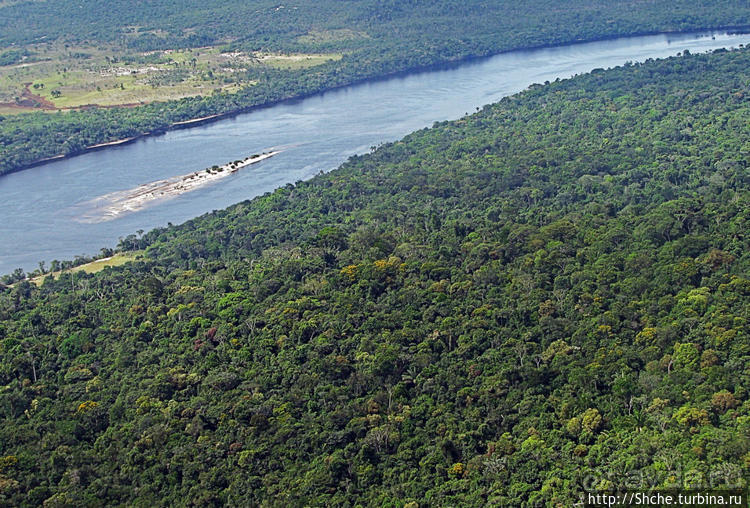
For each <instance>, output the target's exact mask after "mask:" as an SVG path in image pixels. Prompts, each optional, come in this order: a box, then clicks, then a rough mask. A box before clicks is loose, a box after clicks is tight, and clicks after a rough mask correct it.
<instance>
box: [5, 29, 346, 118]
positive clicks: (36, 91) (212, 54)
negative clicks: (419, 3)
mask: <svg viewBox="0 0 750 508" xmlns="http://www.w3.org/2000/svg"><path fill="white" fill-rule="evenodd" d="M0 51H2V48H0ZM29 51H30V55H29V56H27V57H26V58H25V59H24V60H23V61H21V62H20V63H16V64H13V65H7V66H3V67H0V108H2V112H3V114H15V113H20V112H24V111H29V110H32V109H35V108H38V107H39V103H41V102H43V101H48V103H47V105H48V107H49V108H50V109H52V108H60V109H65V108H77V107H81V106H86V105H99V106H117V105H128V104H141V103H148V102H154V101H166V100H172V99H179V98H182V97H190V96H196V95H209V94H211V93H214V92H218V91H229V92H231V91H236V90H237V89H239V88H240V87H242V86H247V85H252V84H254V83H255V81H254V80H253V71H254V70H257V69H258V68H262V67H273V68H277V69H289V70H292V69H300V68H307V67H314V66H317V65H321V64H323V63H326V62H328V61H331V60H333V61H337V60H340V59H341V58H342V55H341V54H333V53H332V54H324V53H316V54H293V55H289V54H261V53H243V52H233V53H229V52H222V51H221V50H220V49H219V48H218V47H206V48H193V49H185V50H166V51H149V52H145V53H136V52H131V53H121V52H120V53H118V50H117V49H116V48H114V47H110V48H107V47H93V46H70V45H65V44H62V43H46V44H39V45H35V46H31V47H29ZM27 87H28V91H26V88H27ZM34 96H37V97H38V98H39V97H40V98H41V99H42V100H41V101H40V100H39V99H38V98H37V99H35V98H34ZM2 103H5V104H2ZM19 104H20V105H22V106H24V107H23V108H14V107H9V106H12V105H19Z"/></svg>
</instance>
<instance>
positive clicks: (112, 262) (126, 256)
mask: <svg viewBox="0 0 750 508" xmlns="http://www.w3.org/2000/svg"><path fill="white" fill-rule="evenodd" d="M142 255H143V251H131V252H118V253H117V254H115V255H113V256H110V257H107V258H101V259H97V260H96V261H92V262H91V263H86V264H84V265H79V266H76V267H75V268H71V269H69V270H60V271H57V272H49V273H45V274H44V275H40V276H38V277H34V278H32V279H29V282H31V283H32V284H36V285H37V286H39V285H41V284H42V283H43V282H44V279H46V278H47V277H53V278H54V279H57V278H58V277H60V275H61V274H63V273H65V272H86V273H96V272H100V271H102V270H104V269H105V268H106V267H108V266H121V265H124V264H125V263H129V262H131V261H135V260H136V259H138V258H139V257H141V256H142Z"/></svg>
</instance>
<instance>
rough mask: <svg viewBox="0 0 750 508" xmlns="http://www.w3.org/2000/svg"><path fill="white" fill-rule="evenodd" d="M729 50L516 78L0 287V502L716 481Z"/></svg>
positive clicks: (731, 202)
mask: <svg viewBox="0 0 750 508" xmlns="http://www.w3.org/2000/svg"><path fill="white" fill-rule="evenodd" d="M749 69H750V50H737V51H719V52H716V53H714V54H711V55H690V56H682V57H675V58H670V59H668V60H664V61H649V62H646V63H644V64H636V65H628V66H625V67H622V68H617V69H613V70H608V71H597V72H594V73H591V74H587V75H582V76H578V77H576V78H573V79H570V80H564V81H558V82H554V83H551V84H549V85H546V86H536V87H533V88H532V89H530V90H528V91H525V92H523V93H521V94H518V95H514V96H512V97H509V98H507V99H504V100H503V101H501V102H499V103H498V104H494V105H491V106H487V107H485V108H483V109H482V110H481V111H479V112H477V113H476V114H474V115H471V116H466V117H464V118H461V119H460V120H456V121H452V122H443V123H438V124H436V125H435V126H434V127H433V128H431V129H424V130H421V131H418V132H415V133H413V134H411V135H409V136H407V137H406V138H404V139H403V140H400V141H398V142H395V143H390V144H387V145H385V146H382V147H380V148H379V149H377V150H376V151H374V152H373V153H371V154H368V155H363V156H356V157H353V158H352V159H350V160H349V161H348V162H347V163H346V164H344V165H343V166H342V167H340V168H339V169H337V170H335V171H333V172H331V173H329V174H325V175H321V176H319V177H316V178H314V179H312V180H310V181H307V182H301V183H299V184H297V185H292V184H290V185H287V186H286V187H284V188H282V189H279V190H277V191H275V192H273V193H269V194H267V195H265V196H262V197H259V198H257V199H253V200H251V201H247V202H243V203H240V204H237V205H235V206H233V207H230V208H229V209H227V210H224V211H219V212H215V213H211V214H207V215H205V216H202V217H199V218H196V219H194V220H192V221H190V222H188V223H186V224H184V225H181V226H176V227H170V228H164V229H158V230H155V231H152V232H149V233H147V234H146V235H144V236H143V237H141V238H137V237H131V238H129V239H128V241H127V242H125V243H124V244H123V245H122V247H123V248H128V249H145V250H146V257H145V258H144V259H142V260H140V261H135V262H131V263H128V264H126V265H123V266H121V267H118V268H107V269H105V270H104V271H102V272H100V273H97V274H86V273H85V272H76V273H65V274H63V275H62V276H61V277H60V278H59V279H58V280H57V281H55V280H52V279H51V278H50V279H47V280H46V281H45V283H44V284H43V285H42V286H41V287H35V286H33V285H31V284H29V283H27V282H21V283H18V284H16V285H15V286H14V287H13V288H10V289H5V290H2V292H0V417H1V418H2V425H0V502H3V503H6V504H15V505H22V506H37V505H41V504H44V505H47V506H99V505H101V504H102V503H104V504H108V505H110V504H111V505H117V504H124V505H146V504H152V505H156V506H171V505H192V506H220V505H223V504H234V505H243V504H247V503H248V502H252V503H254V504H258V505H279V504H291V505H310V506H332V505H350V506H354V505H358V504H359V505H363V506H365V505H366V506H371V505H377V506H407V505H408V506H410V507H414V506H439V505H460V506H486V505H488V504H494V505H506V506H538V505H553V506H557V505H562V506H570V505H572V504H573V503H575V502H577V501H578V499H579V496H580V495H581V493H583V492H585V491H586V490H594V491H598V490H600V489H601V490H606V489H610V488H613V487H618V486H621V484H620V483H619V482H621V479H622V478H623V477H624V476H627V477H629V478H631V477H634V476H630V475H636V476H635V477H638V478H644V479H645V480H644V481H645V482H647V485H643V486H644V487H648V486H655V487H660V488H665V487H670V486H671V487H675V486H677V487H683V488H687V487H700V486H704V485H707V484H708V482H709V481H711V482H713V484H712V485H713V486H738V485H739V486H745V483H744V482H745V481H746V479H747V477H748V474H750V437H749V436H750V399H749V394H748V386H749V384H750V370H749V367H748V366H750V343H749V342H748V333H749V332H750V328H749V326H748V318H750V316H749V315H748V309H749V308H750V306H748V297H750V278H749V277H748V273H749V268H750V245H749V244H748V242H749V241H750V239H748V236H747V231H748V230H750V188H749V186H750V174H749V173H748V164H749V163H750V129H748V123H747V118H748V115H750V101H749V99H750V90H749V89H748V83H750V71H749ZM687 472H689V474H687Z"/></svg>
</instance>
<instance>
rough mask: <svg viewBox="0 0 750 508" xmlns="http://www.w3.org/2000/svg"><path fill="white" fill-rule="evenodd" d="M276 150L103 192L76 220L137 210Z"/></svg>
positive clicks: (102, 218)
mask: <svg viewBox="0 0 750 508" xmlns="http://www.w3.org/2000/svg"><path fill="white" fill-rule="evenodd" d="M278 153H280V152H279V151H273V152H266V153H262V154H256V155H251V156H250V157H246V158H244V159H242V160H237V161H234V162H229V163H227V164H224V165H223V166H213V167H211V168H207V169H204V170H202V171H195V172H193V173H188V174H187V175H181V176H174V177H172V178H167V179H165V180H157V181H155V182H150V183H145V184H143V185H139V186H138V187H135V188H133V189H128V190H124V191H116V192H111V193H109V194H104V195H103V196H99V197H98V198H95V199H93V200H91V201H88V202H87V203H85V205H84V206H87V207H88V208H89V210H88V211H87V212H86V213H85V214H84V215H82V216H81V217H80V218H79V219H78V220H79V222H85V223H96V222H105V221H108V220H113V219H116V218H118V217H120V216H122V215H124V214H127V213H131V212H135V211H138V210H141V209H143V208H145V207H146V206H148V205H150V204H152V203H153V202H155V201H163V200H166V199H171V198H174V197H176V196H179V195H181V194H184V193H186V192H190V191H193V190H195V189H198V188H200V187H203V186H204V185H208V184H210V183H214V182H216V181H218V180H221V179H222V178H226V177H227V176H229V175H231V174H233V173H236V172H237V171H239V170H240V169H242V168H244V167H246V166H249V165H251V164H256V163H258V162H260V161H262V160H265V159H268V158H270V157H273V156H274V155H276V154H278Z"/></svg>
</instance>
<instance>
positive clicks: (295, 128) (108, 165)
mask: <svg viewBox="0 0 750 508" xmlns="http://www.w3.org/2000/svg"><path fill="white" fill-rule="evenodd" d="M741 44H750V35H748V34H729V33H726V32H708V33H693V34H668V35H651V36H637V37H628V38H621V39H615V40H608V41H599V42H589V43H580V44H572V45H568V46H560V47H554V48H544V49H535V50H523V51H514V52H510V53H504V54H500V55H497V56H493V57H489V58H485V59H480V60H473V61H469V62H466V63H463V64H461V65H458V66H452V67H450V68H445V69H438V70H430V71H426V72H418V73H414V74H408V75H401V76H396V77H392V78H389V79H383V80H376V81H372V82H366V83H362V84H357V85H353V86H349V87H345V88H341V89H336V90H333V91H329V92H326V93H323V94H319V95H315V96H312V97H309V98H305V99H301V100H294V101H287V102H283V103H280V104H277V105H275V106H272V107H267V108H262V109H257V110H255V111H252V112H249V113H245V114H241V115H238V116H236V117H233V118H229V119H225V120H221V121H219V122H216V123H212V124H207V125H203V126H198V127H193V128H190V129H184V130H178V131H172V132H168V133H167V134H165V135H162V136H158V137H151V138H145V139H142V140H139V141H137V142H135V143H132V144H130V145H125V146H120V147H113V148H108V149H106V150H102V151H97V152H90V153H87V154H84V155H81V156H78V157H74V158H71V159H67V160H61V161H57V162H53V163H50V164H46V165H43V166H38V167H35V168H31V169H28V170H24V171H21V172H18V173H14V174H11V175H7V176H4V177H0V217H3V220H2V222H0V274H2V273H8V272H10V271H12V270H13V269H15V268H18V267H20V268H23V269H25V270H31V269H34V268H36V267H37V263H38V262H39V261H47V262H49V261H50V260H52V259H60V260H62V259H72V258H73V257H74V256H76V255H86V256H91V255H95V254H97V253H98V252H99V250H100V249H101V248H102V247H114V246H115V245H116V244H117V242H118V239H119V238H121V237H124V236H127V235H129V234H131V233H134V232H136V231H137V230H149V229H151V228H154V227H157V226H164V225H166V224H167V223H169V222H171V223H175V224H177V223H180V222H183V221H185V220H188V219H190V218H193V217H196V216H198V215H201V214H203V213H206V212H210V211H212V210H216V209H221V208H226V207H227V206H229V205H231V204H233V203H237V202H239V201H243V200H245V199H248V198H252V197H254V196H258V195H260V194H264V193H266V192H269V191H271V190H273V189H275V188H278V187H280V186H283V185H285V184H287V183H289V182H296V181H299V180H304V179H308V178H311V177H313V176H314V175H316V174H317V173H319V172H320V171H330V170H332V169H334V168H336V167H337V166H338V165H340V164H341V163H342V162H344V161H345V160H346V159H347V158H348V157H350V156H351V155H353V154H356V153H364V152H367V151H369V150H370V148H371V147H372V146H375V145H378V144H380V143H383V142H387V141H393V140H397V139H399V138H401V137H403V136H404V135H406V134H408V133H409V132H412V131H414V130H417V129H421V128H423V127H427V126H430V125H432V124H433V123H434V122H436V121H442V120H449V119H454V118H458V117H460V116H462V115H464V114H466V113H470V112H473V111H475V110H476V108H477V107H480V106H483V105H485V104H488V103H491V102H496V101H498V100H499V99H501V98H502V97H505V96H507V95H510V94H513V93H516V92H518V91H521V90H523V89H525V88H527V87H528V86H529V85H531V84H533V83H543V82H544V81H547V80H550V81H553V80H555V79H556V78H566V77H570V76H572V75H575V74H580V73H583V72H588V71H590V70H592V69H595V68H609V67H614V66H617V65H622V64H624V63H625V62H627V61H632V62H640V61H644V60H646V59H649V58H663V57H668V56H674V55H676V54H677V53H680V52H682V51H684V50H686V49H687V50H689V51H690V52H692V53H697V52H702V51H710V50H713V49H717V48H724V47H726V48H729V47H737V46H739V45H741ZM271 149H281V150H283V151H282V152H281V153H280V154H279V155H277V156H275V157H273V158H271V159H268V160H265V161H263V162H261V163H258V164H256V165H253V166H249V167H248V168H245V169H243V170H241V171H238V172H237V173H235V174H233V175H231V176H230V177H227V178H224V179H222V180H220V181H219V182H217V183H215V184H212V185H208V186H205V187H202V188H200V189H197V190H195V191H192V192H189V193H186V194H183V195H180V196H178V197H175V198H173V199H170V200H167V201H161V202H157V203H155V204H153V205H152V206H149V207H147V208H144V209H142V210H139V211H136V212H133V213H129V214H125V215H123V216H121V217H118V218H117V219H115V220H111V221H106V222H98V223H86V222H84V221H82V217H84V216H85V214H86V212H87V210H86V206H87V205H86V203H87V202H89V201H91V200H92V199H94V198H96V197H98V196H101V195H103V194H107V193H111V192H115V191H119V190H125V189H131V188H133V187H136V186H138V185H140V184H144V183H148V182H152V181H154V180H160V179H165V178H169V177H173V176H176V175H183V174H186V173H190V172H192V171H198V170H201V169H203V168H206V167H209V166H212V165H214V164H218V165H221V164H224V163H226V162H229V161H232V160H236V159H241V158H244V157H246V156H248V155H251V154H254V153H260V152H265V151H268V150H271Z"/></svg>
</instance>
